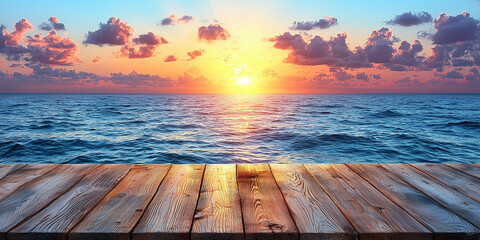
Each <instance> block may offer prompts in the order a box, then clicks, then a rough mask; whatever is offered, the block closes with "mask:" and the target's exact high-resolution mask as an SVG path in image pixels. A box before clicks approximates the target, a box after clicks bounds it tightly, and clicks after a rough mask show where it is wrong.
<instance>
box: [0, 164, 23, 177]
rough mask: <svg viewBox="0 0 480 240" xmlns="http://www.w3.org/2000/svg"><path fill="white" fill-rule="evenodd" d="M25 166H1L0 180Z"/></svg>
mask: <svg viewBox="0 0 480 240" xmlns="http://www.w3.org/2000/svg"><path fill="white" fill-rule="evenodd" d="M25 166H26V164H0V179H2V178H4V177H6V176H7V175H8V174H10V173H12V172H15V171H17V170H18V169H21V168H23V167H25Z"/></svg>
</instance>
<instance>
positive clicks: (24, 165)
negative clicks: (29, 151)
mask: <svg viewBox="0 0 480 240" xmlns="http://www.w3.org/2000/svg"><path fill="white" fill-rule="evenodd" d="M22 164H23V166H22V167H19V168H18V169H15V170H13V171H11V172H9V173H8V174H7V175H5V176H3V177H2V178H0V180H2V179H4V178H6V177H8V176H9V175H10V174H12V173H14V172H16V171H18V170H20V169H22V168H24V167H26V166H27V164H25V163H22ZM22 164H18V163H17V164H12V165H22Z"/></svg>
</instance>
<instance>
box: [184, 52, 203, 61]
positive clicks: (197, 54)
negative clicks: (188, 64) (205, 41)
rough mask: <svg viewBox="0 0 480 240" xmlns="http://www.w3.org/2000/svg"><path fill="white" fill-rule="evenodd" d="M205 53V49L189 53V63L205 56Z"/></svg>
mask: <svg viewBox="0 0 480 240" xmlns="http://www.w3.org/2000/svg"><path fill="white" fill-rule="evenodd" d="M204 52H205V51H204V50H203V49H200V50H194V51H191V52H187V55H188V57H189V59H187V61H192V60H194V59H195V58H197V57H200V56H202V54H203V53H204Z"/></svg>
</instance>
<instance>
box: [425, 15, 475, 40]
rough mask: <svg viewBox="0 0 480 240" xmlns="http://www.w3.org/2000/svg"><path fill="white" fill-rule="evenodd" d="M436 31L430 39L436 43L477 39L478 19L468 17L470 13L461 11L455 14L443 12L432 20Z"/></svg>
mask: <svg viewBox="0 0 480 240" xmlns="http://www.w3.org/2000/svg"><path fill="white" fill-rule="evenodd" d="M433 22H434V23H435V29H436V30H437V32H436V33H435V34H433V36H432V40H433V42H434V43H436V44H441V45H443V44H450V43H457V42H465V41H472V40H479V37H480V26H479V23H480V22H479V21H478V20H477V19H475V18H472V17H470V14H469V13H467V12H463V13H462V14H459V15H457V16H449V15H447V14H445V13H442V14H440V16H439V17H438V18H436V19H434V20H433Z"/></svg>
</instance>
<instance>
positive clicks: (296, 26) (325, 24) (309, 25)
mask: <svg viewBox="0 0 480 240" xmlns="http://www.w3.org/2000/svg"><path fill="white" fill-rule="evenodd" d="M336 24H337V19H336V18H334V17H325V19H320V20H318V21H306V22H293V26H292V27H290V29H291V30H302V31H308V30H312V29H314V28H318V29H325V28H329V27H331V26H334V25H336Z"/></svg>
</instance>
